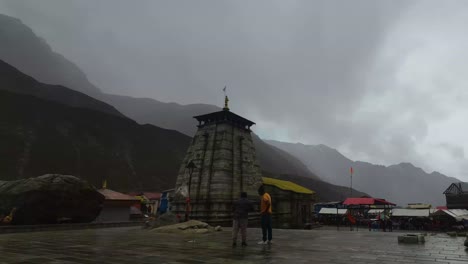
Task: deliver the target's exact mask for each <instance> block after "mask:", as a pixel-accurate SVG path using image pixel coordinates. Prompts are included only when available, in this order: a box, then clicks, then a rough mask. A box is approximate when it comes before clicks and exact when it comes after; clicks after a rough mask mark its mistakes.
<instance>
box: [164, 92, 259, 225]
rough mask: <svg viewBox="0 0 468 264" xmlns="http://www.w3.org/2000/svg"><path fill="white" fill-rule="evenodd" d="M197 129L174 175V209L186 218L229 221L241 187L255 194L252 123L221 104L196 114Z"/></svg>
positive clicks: (256, 172)
mask: <svg viewBox="0 0 468 264" xmlns="http://www.w3.org/2000/svg"><path fill="white" fill-rule="evenodd" d="M194 118H195V119H196V120H197V121H198V131H197V133H196V134H195V136H194V137H193V139H192V143H191V145H190V147H189V148H188V150H187V153H186V155H185V158H184V160H183V163H182V166H181V168H180V170H179V174H178V177H177V182H176V187H175V196H174V200H173V202H172V207H173V208H172V211H173V212H175V213H178V214H180V215H188V216H189V218H190V219H197V220H202V221H206V222H212V223H213V222H219V223H227V222H229V221H230V220H231V219H232V202H233V201H234V200H236V199H238V198H239V196H240V192H247V194H248V197H249V199H252V200H258V194H257V189H258V187H259V186H260V185H261V184H262V175H261V169H260V166H259V164H258V162H257V158H256V155H255V146H254V143H253V141H252V136H251V132H252V131H251V130H250V127H251V126H252V125H254V124H255V123H254V122H252V121H250V120H248V119H246V118H243V117H241V116H239V115H236V114H234V113H233V112H231V111H229V108H228V98H227V97H226V99H225V106H224V108H223V110H221V111H218V112H214V113H209V114H205V115H200V116H195V117H194Z"/></svg>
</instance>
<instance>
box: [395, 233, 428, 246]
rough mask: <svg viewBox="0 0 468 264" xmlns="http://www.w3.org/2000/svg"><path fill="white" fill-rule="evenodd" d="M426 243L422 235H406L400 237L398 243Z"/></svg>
mask: <svg viewBox="0 0 468 264" xmlns="http://www.w3.org/2000/svg"><path fill="white" fill-rule="evenodd" d="M424 242H426V240H425V238H424V235H422V234H406V235H401V236H398V243H404V244H418V243H424Z"/></svg>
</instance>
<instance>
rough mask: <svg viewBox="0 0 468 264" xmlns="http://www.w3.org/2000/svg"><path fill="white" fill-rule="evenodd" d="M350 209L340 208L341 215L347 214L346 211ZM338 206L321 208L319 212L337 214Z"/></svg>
mask: <svg viewBox="0 0 468 264" xmlns="http://www.w3.org/2000/svg"><path fill="white" fill-rule="evenodd" d="M347 211H348V209H338V214H339V215H344V214H346V212H347ZM336 212H337V210H336V208H322V209H320V212H319V214H330V215H336Z"/></svg>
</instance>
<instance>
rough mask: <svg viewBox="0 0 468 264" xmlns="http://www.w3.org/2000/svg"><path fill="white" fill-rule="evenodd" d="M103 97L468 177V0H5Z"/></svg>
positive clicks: (0, 1) (356, 156)
mask: <svg viewBox="0 0 468 264" xmlns="http://www.w3.org/2000/svg"><path fill="white" fill-rule="evenodd" d="M0 12H1V13H5V14H8V15H11V16H15V17H18V18H20V19H21V20H22V21H23V22H24V23H25V24H27V25H28V26H30V27H31V28H32V29H33V30H34V31H35V32H36V34H38V35H39V36H41V37H43V38H44V39H46V41H47V42H48V43H49V44H50V45H51V46H52V48H53V49H54V50H55V51H57V52H58V53H61V54H63V55H64V56H65V57H67V58H68V59H70V60H71V61H73V62H75V63H76V64H77V65H78V66H79V67H80V68H81V69H82V70H83V71H84V72H85V73H86V74H87V76H88V78H89V79H90V80H91V82H93V83H94V84H96V85H97V86H98V87H99V88H100V89H101V90H103V91H105V92H107V93H115V94H123V95H131V96H135V97H151V98H154V99H157V100H160V101H166V102H178V103H183V104H188V103H208V104H217V105H220V106H221V104H222V96H223V95H222V92H221V89H222V88H223V87H224V85H227V86H228V93H229V96H230V99H231V110H232V111H234V112H236V113H239V114H241V115H244V116H245V117H247V118H249V119H252V120H254V121H256V122H257V126H256V127H255V132H256V133H258V134H259V135H260V136H261V137H263V138H267V139H276V140H281V141H288V142H302V143H305V144H320V143H322V144H326V145H329V146H331V147H335V148H337V149H338V150H340V151H341V152H342V153H344V154H345V155H347V156H348V157H349V158H351V159H353V160H364V161H369V162H373V163H378V164H384V165H390V164H394V163H400V162H412V163H413V164H415V165H416V166H419V167H422V168H424V169H425V170H426V171H429V172H430V171H433V170H437V171H440V172H442V173H445V174H447V175H449V176H454V177H458V178H460V179H463V180H468V173H467V172H468V161H467V158H466V157H465V150H468V141H467V140H466V136H465V135H466V134H467V131H468V123H467V122H465V120H466V118H467V117H468V88H467V87H466V86H468V66H467V62H468V48H467V47H468V33H467V31H466V25H468V1H462V0H460V1H450V0H447V1H429V0H422V1H394V0H392V1H374V0H368V1H346V0H342V1H330V0H327V1H312V0H304V1H285V0H281V1H272V0H269V1H235V0H231V1H220V0H212V1H201V0H197V1H193V0H187V1H175V0H170V1H169V0H166V1H162V0H161V1H156V0H139V1H119V0H100V1H95V0H79V1H78V0H76V1H62V0H41V1H35V0H0Z"/></svg>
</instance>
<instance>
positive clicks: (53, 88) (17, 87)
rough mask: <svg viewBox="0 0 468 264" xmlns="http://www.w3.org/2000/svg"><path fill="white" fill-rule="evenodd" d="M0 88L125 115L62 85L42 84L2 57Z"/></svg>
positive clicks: (0, 61)
mask: <svg viewBox="0 0 468 264" xmlns="http://www.w3.org/2000/svg"><path fill="white" fill-rule="evenodd" d="M0 76H1V77H0V78H1V79H0V80H1V85H0V90H5V91H11V92H15V93H22V94H28V95H33V96H36V97H38V98H42V99H46V100H50V101H54V102H59V103H63V104H66V105H69V106H72V107H80V108H88V109H93V110H97V111H100V112H104V113H108V114H113V115H116V116H120V117H124V115H122V114H121V113H120V112H119V111H117V109H115V108H114V107H113V106H111V105H108V104H106V103H103V102H101V101H99V100H96V99H94V98H92V97H90V96H88V95H85V94H82V93H80V92H77V91H74V90H71V89H68V88H66V87H63V86H60V85H46V84H42V83H40V82H38V81H36V80H34V79H33V78H31V77H29V76H27V75H25V74H23V73H22V72H20V71H18V70H17V69H15V68H13V67H12V66H11V65H9V64H7V63H5V62H4V61H2V60H1V59H0Z"/></svg>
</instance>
